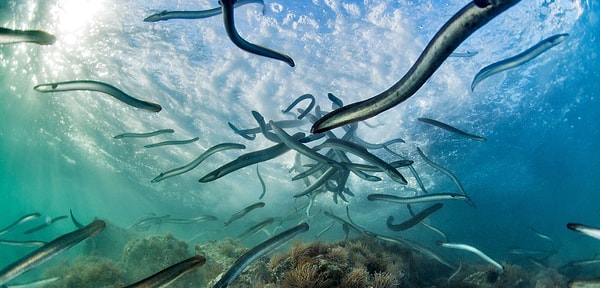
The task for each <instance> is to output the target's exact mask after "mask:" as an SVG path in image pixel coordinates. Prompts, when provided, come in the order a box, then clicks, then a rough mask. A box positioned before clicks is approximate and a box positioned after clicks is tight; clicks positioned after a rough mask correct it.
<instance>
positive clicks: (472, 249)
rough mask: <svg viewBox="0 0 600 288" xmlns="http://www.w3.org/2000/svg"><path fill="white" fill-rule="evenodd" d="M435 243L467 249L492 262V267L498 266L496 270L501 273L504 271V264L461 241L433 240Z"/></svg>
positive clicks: (452, 247)
mask: <svg viewBox="0 0 600 288" xmlns="http://www.w3.org/2000/svg"><path fill="white" fill-rule="evenodd" d="M435 244H437V245H438V246H441V247H444V248H451V249H459V250H464V251H469V252H471V253H473V254H475V255H477V256H479V257H480V258H481V259H483V260H485V261H486V262H488V263H490V264H492V265H493V266H494V267H496V268H498V270H500V272H501V273H504V266H502V264H500V263H498V262H496V261H494V259H492V258H490V257H489V256H487V255H485V254H484V253H483V252H481V251H480V250H479V249H477V248H475V247H473V246H470V245H467V244H461V243H449V242H442V241H437V242H435Z"/></svg>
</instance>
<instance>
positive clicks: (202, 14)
mask: <svg viewBox="0 0 600 288" xmlns="http://www.w3.org/2000/svg"><path fill="white" fill-rule="evenodd" d="M251 3H258V4H262V5H263V14H264V13H265V9H264V7H265V2H263V1H262V0H237V1H235V3H233V7H239V6H242V5H245V4H251ZM219 14H221V7H217V8H213V9H208V10H202V11H167V10H164V11H161V12H159V13H156V14H152V15H150V16H148V17H146V18H145V19H144V22H158V21H165V20H171V19H202V18H208V17H212V16H216V15H219Z"/></svg>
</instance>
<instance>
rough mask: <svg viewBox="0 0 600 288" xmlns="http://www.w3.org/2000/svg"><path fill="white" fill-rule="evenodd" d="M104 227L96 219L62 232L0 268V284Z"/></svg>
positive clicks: (104, 224)
mask: <svg viewBox="0 0 600 288" xmlns="http://www.w3.org/2000/svg"><path fill="white" fill-rule="evenodd" d="M105 227H106V223H104V221H102V220H96V221H94V222H92V223H90V224H88V225H87V226H85V227H83V228H80V229H77V230H75V231H73V232H70V233H67V234H64V235H62V236H60V237H58V238H56V239H54V240H52V241H50V242H48V243H47V244H46V245H44V246H42V247H40V248H38V249H36V250H34V251H33V252H31V253H29V254H27V255H25V256H24V257H23V258H21V259H19V260H17V261H15V262H13V263H12V264H10V265H8V266H6V267H4V269H2V270H0V285H3V284H6V283H7V282H9V281H10V280H12V279H14V278H16V277H18V276H19V275H21V274H23V273H25V272H27V271H29V270H31V269H33V268H35V267H37V266H39V265H41V264H42V263H44V262H46V261H48V260H50V259H51V258H53V257H54V256H56V255H58V254H60V253H62V252H64V251H65V250H67V249H69V248H71V247H73V246H75V245H76V244H77V243H79V242H81V241H83V240H85V239H88V238H90V237H93V236H95V235H97V234H98V233H100V232H102V230H104V228H105Z"/></svg>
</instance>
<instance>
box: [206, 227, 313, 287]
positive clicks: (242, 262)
mask: <svg viewBox="0 0 600 288" xmlns="http://www.w3.org/2000/svg"><path fill="white" fill-rule="evenodd" d="M308 228H309V227H308V224H306V223H302V224H300V225H298V226H295V227H292V228H290V229H288V230H285V231H283V232H281V233H279V234H277V235H275V236H273V237H271V238H269V239H267V240H266V241H264V242H262V243H260V244H258V246H256V247H254V248H252V249H250V251H248V252H246V253H244V255H242V256H241V257H240V258H238V259H237V260H236V261H235V263H233V265H231V267H230V268H229V270H227V272H225V274H223V275H222V276H221V278H220V279H219V281H217V283H215V285H213V286H212V288H225V287H227V286H229V285H231V283H233V281H234V280H235V279H236V278H237V277H238V276H239V275H240V274H241V273H242V271H244V269H246V267H248V265H250V264H251V263H252V262H254V261H255V260H256V259H258V258H260V257H262V256H264V255H266V254H267V253H269V252H273V251H274V250H275V249H277V248H279V247H280V246H282V245H284V244H285V243H287V242H289V241H290V240H292V239H294V237H296V236H298V234H300V233H304V232H306V231H308Z"/></svg>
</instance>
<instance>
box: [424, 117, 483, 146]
mask: <svg viewBox="0 0 600 288" xmlns="http://www.w3.org/2000/svg"><path fill="white" fill-rule="evenodd" d="M417 120H419V121H421V122H423V123H427V124H429V125H433V126H435V127H439V128H442V129H444V130H446V131H450V132H452V133H454V134H456V135H459V136H462V137H465V138H469V139H473V140H476V141H487V139H485V138H484V137H481V136H477V135H473V134H470V133H467V132H465V131H462V130H460V129H457V128H454V127H452V126H450V125H448V124H446V123H442V122H440V121H437V120H433V119H429V118H417Z"/></svg>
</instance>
